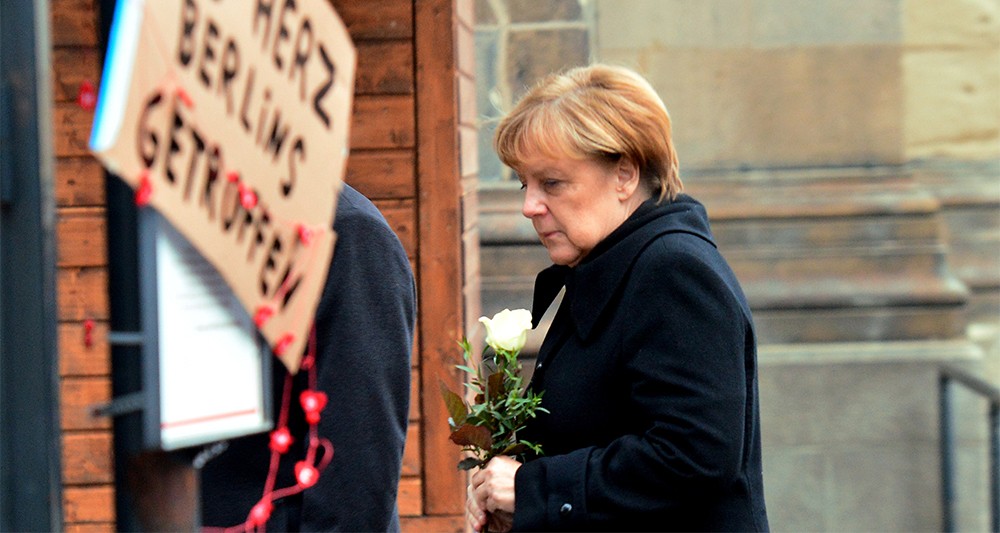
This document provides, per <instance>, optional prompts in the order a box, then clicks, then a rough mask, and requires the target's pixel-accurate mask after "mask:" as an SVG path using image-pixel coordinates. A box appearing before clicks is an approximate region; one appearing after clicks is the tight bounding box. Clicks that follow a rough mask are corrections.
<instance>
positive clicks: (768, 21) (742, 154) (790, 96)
mask: <svg viewBox="0 0 1000 533" xmlns="http://www.w3.org/2000/svg"><path fill="white" fill-rule="evenodd" d="M899 10H900V6H899V0H864V1H858V0H828V1H827V0H825V1H823V2H804V1H792V0H761V1H754V2H741V1H733V0H699V1H691V0H679V1H667V2H663V1H658V0H626V1H621V0H597V2H596V11H597V13H596V20H597V46H598V48H597V56H598V57H600V59H601V60H603V61H609V62H615V63H622V64H625V65H629V66H632V67H634V68H636V69H637V70H639V71H640V72H642V73H644V74H645V75H646V76H647V77H648V78H649V79H650V81H651V82H652V83H653V85H654V87H656V89H657V90H658V91H659V93H660V95H661V96H662V97H663V99H664V102H665V103H666V104H667V108H668V109H669V110H670V111H671V115H672V118H673V120H674V126H675V142H676V145H677V150H678V153H679V154H680V161H681V169H682V172H684V171H685V169H687V170H688V171H690V170H699V169H706V168H708V169H745V168H774V167H804V166H817V165H822V166H830V165H837V166H850V165H884V164H899V163H901V162H902V161H903V151H902V114H901V109H902V107H901V106H902V93H903V91H902V83H901V76H900V68H901V67H900V49H899V46H898V42H899V38H900V33H901V28H900V14H899Z"/></svg>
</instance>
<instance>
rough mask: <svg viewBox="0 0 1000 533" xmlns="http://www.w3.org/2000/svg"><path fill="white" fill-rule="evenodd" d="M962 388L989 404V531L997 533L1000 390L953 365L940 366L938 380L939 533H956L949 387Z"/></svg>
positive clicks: (999, 511)
mask: <svg viewBox="0 0 1000 533" xmlns="http://www.w3.org/2000/svg"><path fill="white" fill-rule="evenodd" d="M953 384H957V385H962V386H964V387H965V388H967V389H968V390H970V391H972V392H974V393H976V394H977V395H979V396H982V397H983V398H984V399H986V401H987V402H988V404H989V413H988V415H987V424H988V428H989V429H988V431H989V441H990V444H989V448H990V451H989V473H990V492H989V505H990V531H993V532H994V533H997V532H1000V388H998V387H995V386H993V385H991V384H990V383H988V382H986V381H985V380H983V379H981V378H979V377H978V376H975V375H973V374H972V373H970V372H967V371H966V370H963V369H961V368H959V367H957V366H953V365H942V366H941V369H940V374H939V377H938V387H939V400H940V413H939V416H940V437H941V521H942V526H941V528H942V530H943V531H945V532H951V531H955V504H956V502H955V428H954V423H953V421H952V408H951V404H952V402H951V393H952V385H953Z"/></svg>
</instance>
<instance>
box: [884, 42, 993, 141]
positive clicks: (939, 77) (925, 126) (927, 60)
mask: <svg viewBox="0 0 1000 533" xmlns="http://www.w3.org/2000/svg"><path fill="white" fill-rule="evenodd" d="M902 64H903V72H902V74H903V76H904V77H903V83H904V84H905V87H906V88H907V90H906V100H905V103H906V115H905V121H904V132H905V142H906V144H905V148H906V155H907V157H908V158H911V159H915V158H930V157H956V158H970V157H978V158H993V159H994V160H995V159H996V158H998V157H1000V49H998V48H994V49H992V50H990V49H983V50H974V51H962V50H953V49H948V50H927V51H909V52H907V53H906V54H905V55H904V56H903V63H902Z"/></svg>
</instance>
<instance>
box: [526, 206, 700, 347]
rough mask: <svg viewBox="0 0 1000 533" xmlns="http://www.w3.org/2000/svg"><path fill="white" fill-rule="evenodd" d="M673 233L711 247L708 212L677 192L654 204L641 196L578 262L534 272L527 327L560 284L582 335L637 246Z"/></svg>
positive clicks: (616, 284)
mask: <svg viewBox="0 0 1000 533" xmlns="http://www.w3.org/2000/svg"><path fill="white" fill-rule="evenodd" d="M678 232H679V233H689V234H691V235H695V236H697V237H700V238H702V239H704V240H705V241H707V242H708V243H709V244H711V245H712V246H715V242H714V241H713V239H712V231H711V229H710V228H709V224H708V215H707V214H706V212H705V208H704V206H702V205H701V203H699V202H698V201H697V200H695V199H693V198H691V197H690V196H687V195H683V194H682V195H680V196H678V197H677V199H676V200H674V201H673V202H669V203H664V204H660V205H656V204H655V202H654V201H653V200H647V201H646V202H644V203H643V204H642V205H641V206H639V208H638V209H636V211H635V213H633V214H632V215H631V216H630V217H629V218H628V220H626V221H625V222H623V223H622V225H621V226H619V227H618V228H617V229H615V230H614V231H613V232H611V234H610V235H608V236H607V237H606V238H605V239H604V240H603V241H601V242H600V243H599V244H598V245H597V246H596V247H594V249H593V250H592V251H591V252H590V254H588V255H587V257H586V258H584V260H583V261H582V262H581V263H580V264H579V265H577V266H576V267H573V268H570V267H566V266H561V265H552V266H551V267H549V268H546V269H545V270H542V271H541V272H539V273H538V276H537V277H536V278H535V292H534V298H533V302H532V308H531V316H532V325H533V327H537V326H538V322H539V320H541V317H542V315H543V314H545V310H546V309H548V308H549V305H550V304H551V303H552V301H553V300H554V299H555V297H556V295H558V294H559V291H560V289H562V287H563V286H565V287H566V294H567V296H566V297H567V298H569V300H570V301H569V304H570V308H569V311H570V315H571V317H572V319H573V322H575V323H576V327H577V332H578V333H579V334H580V337H581V338H583V339H587V337H589V335H590V333H591V331H592V330H593V328H594V325H595V324H596V323H597V319H598V318H599V317H600V316H601V313H602V312H603V311H604V308H605V307H607V305H608V302H610V301H611V298H612V296H613V295H614V294H615V292H616V291H617V290H618V287H619V286H620V285H621V284H622V282H623V281H624V280H625V278H626V277H627V274H628V271H629V269H631V268H632V264H633V263H635V260H636V258H637V257H639V254H640V253H641V252H642V250H643V249H645V247H646V246H647V245H649V243H650V242H652V241H653V240H654V239H656V238H657V237H659V236H660V235H663V234H666V233H678Z"/></svg>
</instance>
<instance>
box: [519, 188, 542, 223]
mask: <svg viewBox="0 0 1000 533" xmlns="http://www.w3.org/2000/svg"><path fill="white" fill-rule="evenodd" d="M531 189H532V188H531V187H528V188H527V190H526V191H525V193H524V204H522V205H521V214H522V215H524V216H525V217H527V218H534V217H536V216H538V215H541V214H543V213H545V204H543V203H542V202H541V199H540V198H539V197H538V194H537V193H535V192H533V191H532V190H531Z"/></svg>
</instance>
